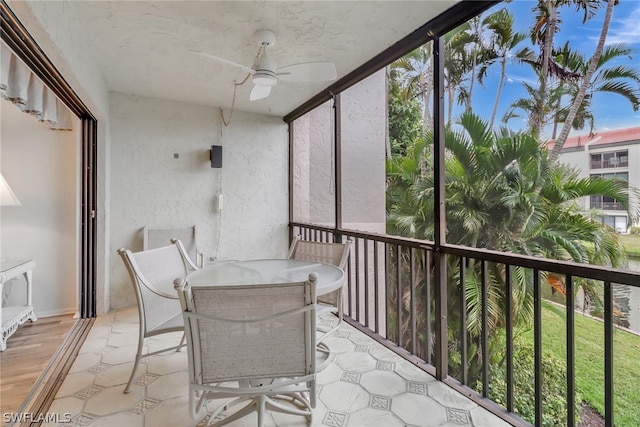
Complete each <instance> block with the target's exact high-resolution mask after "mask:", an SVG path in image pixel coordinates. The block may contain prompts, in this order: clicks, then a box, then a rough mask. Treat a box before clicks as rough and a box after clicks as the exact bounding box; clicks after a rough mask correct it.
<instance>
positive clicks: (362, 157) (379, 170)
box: [340, 69, 387, 233]
mask: <svg viewBox="0 0 640 427" xmlns="http://www.w3.org/2000/svg"><path fill="white" fill-rule="evenodd" d="M340 100H341V112H342V119H341V120H342V221H343V225H344V227H345V228H351V229H354V230H360V231H371V232H375V233H384V232H385V203H386V200H385V177H386V171H385V129H386V126H387V121H386V120H385V116H386V114H387V102H386V88H385V70H384V69H383V70H380V71H378V72H377V73H375V74H373V75H371V76H369V77H367V78H366V79H365V80H363V81H361V82H359V83H358V84H356V85H354V86H352V87H351V88H349V89H347V90H346V91H345V92H344V93H343V94H342V95H341V97H340Z"/></svg>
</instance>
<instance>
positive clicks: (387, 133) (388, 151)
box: [384, 65, 391, 159]
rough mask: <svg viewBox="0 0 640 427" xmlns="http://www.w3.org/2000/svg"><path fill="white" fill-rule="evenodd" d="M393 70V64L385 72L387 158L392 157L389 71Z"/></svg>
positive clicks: (385, 139) (385, 144)
mask: <svg viewBox="0 0 640 427" xmlns="http://www.w3.org/2000/svg"><path fill="white" fill-rule="evenodd" d="M390 71H391V66H390V65H388V66H386V67H385V72H384V92H385V97H386V99H385V107H386V112H385V115H384V121H385V126H384V149H385V151H386V152H387V158H388V159H390V158H391V138H390V137H389V102H390V100H391V96H390V94H389V73H390Z"/></svg>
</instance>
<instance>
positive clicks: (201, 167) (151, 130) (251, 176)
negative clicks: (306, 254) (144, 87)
mask: <svg viewBox="0 0 640 427" xmlns="http://www.w3.org/2000/svg"><path fill="white" fill-rule="evenodd" d="M109 108H110V111H111V123H110V133H111V140H112V144H111V153H110V156H111V169H110V176H111V179H110V185H111V199H110V204H111V230H112V232H111V235H110V251H111V253H112V255H113V254H115V253H116V251H117V249H118V248H120V247H126V248H130V249H132V250H134V251H135V250H140V249H141V248H142V233H141V229H142V227H143V226H145V225H147V226H149V227H158V228H165V227H166V228H171V227H183V226H190V225H194V224H195V225H196V226H197V227H198V246H199V248H200V250H202V251H203V252H204V253H205V257H206V258H207V259H208V258H209V257H216V258H219V259H250V258H269V257H284V256H286V251H287V237H288V232H287V230H288V227H287V224H288V197H289V196H288V180H287V173H288V167H287V165H288V137H287V127H286V125H285V123H284V122H283V121H282V119H279V118H276V117H270V116H261V115H254V114H248V113H242V112H238V111H236V112H234V114H233V118H232V121H231V124H230V125H229V126H228V127H224V126H223V125H222V124H221V121H220V111H219V109H214V108H208V107H201V106H197V105H191V104H184V103H179V102H172V101H165V100H159V99H151V98H142V97H137V96H131V95H124V94H117V93H113V94H111V100H110V107H109ZM227 114H228V112H227ZM214 144H215V145H222V146H223V164H222V168H220V169H213V168H211V166H210V162H209V153H208V150H209V147H210V146H211V145H214ZM175 154H177V155H178V156H179V158H177V159H176V158H174V155H175ZM217 194H223V200H224V202H223V210H222V212H217V209H216V201H215V196H216V195H217ZM110 268H111V305H112V307H114V308H115V307H122V306H127V305H130V304H132V303H133V302H134V301H135V300H134V299H133V292H132V290H131V283H130V280H129V277H128V275H127V273H126V270H125V268H124V265H123V264H122V261H121V260H120V258H119V257H117V256H115V255H114V256H112V261H111V266H110Z"/></svg>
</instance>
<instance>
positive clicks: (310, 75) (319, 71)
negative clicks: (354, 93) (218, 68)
mask: <svg viewBox="0 0 640 427" xmlns="http://www.w3.org/2000/svg"><path fill="white" fill-rule="evenodd" d="M254 37H255V40H256V43H258V45H259V46H260V47H259V49H258V53H257V54H256V59H255V61H254V63H253V66H252V67H247V66H244V65H242V64H238V63H237V62H233V61H229V60H228V59H225V58H221V57H219V56H215V55H211V54H209V53H205V52H202V51H200V50H197V49H191V52H193V53H196V54H198V55H202V56H205V57H207V58H211V59H213V60H216V61H218V62H222V63H224V64H227V65H232V66H234V67H238V68H240V69H242V70H244V71H246V72H247V73H249V74H250V75H251V76H252V78H251V81H252V83H253V89H251V94H250V95H249V100H251V101H256V100H258V99H262V98H266V97H267V96H269V94H270V93H271V88H272V87H273V86H275V85H276V84H278V81H279V80H282V81H298V82H307V81H308V82H323V81H331V80H335V79H336V77H337V73H336V67H335V65H334V64H333V62H327V61H318V62H301V63H299V64H292V65H286V66H284V67H277V66H276V62H275V61H274V60H273V58H271V57H270V56H269V55H268V54H267V48H268V47H271V46H273V45H274V44H275V43H276V35H275V33H274V32H273V31H271V30H258V31H256V33H255V35H254Z"/></svg>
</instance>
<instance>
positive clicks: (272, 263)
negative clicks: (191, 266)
mask: <svg viewBox="0 0 640 427" xmlns="http://www.w3.org/2000/svg"><path fill="white" fill-rule="evenodd" d="M311 273H316V274H317V275H318V282H317V283H316V294H317V295H324V294H327V293H329V292H331V291H335V290H336V289H339V288H340V287H342V285H343V284H344V281H345V274H344V271H343V270H342V269H340V268H339V267H336V266H335V265H331V264H325V263H322V262H317V261H303V260H297V259H259V260H249V261H219V262H217V263H214V264H212V265H208V266H205V267H203V268H201V269H200V270H196V271H194V272H192V273H190V274H189V275H188V276H187V283H189V285H190V286H224V285H248V286H250V285H264V284H274V283H291V282H304V281H305V280H308V279H309V274H311Z"/></svg>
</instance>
